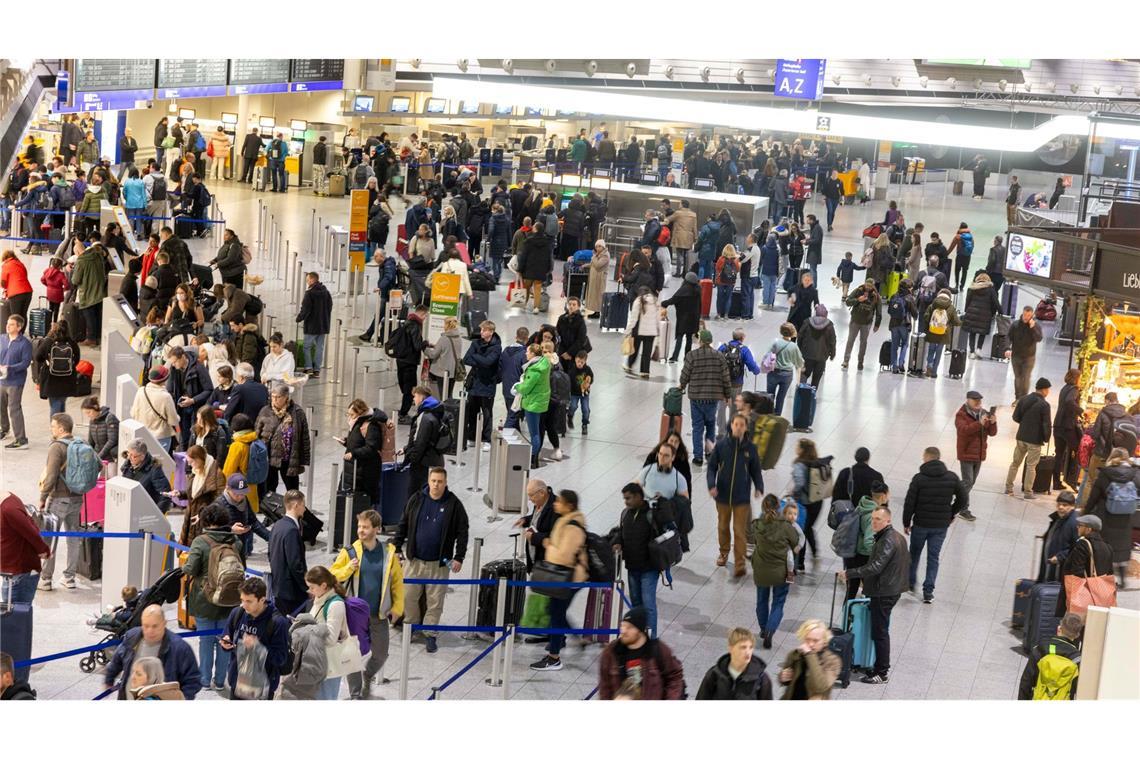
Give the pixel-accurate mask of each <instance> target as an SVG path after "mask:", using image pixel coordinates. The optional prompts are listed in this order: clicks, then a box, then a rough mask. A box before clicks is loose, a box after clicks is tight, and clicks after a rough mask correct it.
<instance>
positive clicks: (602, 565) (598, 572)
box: [573, 522, 617, 583]
mask: <svg viewBox="0 0 1140 760" xmlns="http://www.w3.org/2000/svg"><path fill="white" fill-rule="evenodd" d="M573 524H574V525H577V526H578V527H579V528H582V532H583V533H585V534H586V542H585V543H584V544H583V545H582V550H583V551H584V552H586V564H587V566H588V572H589V573H590V582H591V583H613V582H614V578H616V577H617V567H616V566H615V565H614V550H613V547H612V546H611V545H610V542H609V541H608V540H606V539H605V538H603V537H602V536H599V535H598V534H597V533H591V532H590V531H588V530H586V529H585V528H583V527H582V525H581V523H577V522H575V523H573Z"/></svg>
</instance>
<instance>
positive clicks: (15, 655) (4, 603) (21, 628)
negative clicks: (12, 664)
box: [0, 586, 32, 681]
mask: <svg viewBox="0 0 1140 760" xmlns="http://www.w3.org/2000/svg"><path fill="white" fill-rule="evenodd" d="M9 588H11V587H10V586H9ZM0 641H3V642H4V651H5V652H6V653H8V654H10V655H11V656H12V659H13V660H15V661H16V662H22V661H24V660H30V659H31V658H32V605H30V604H24V603H23V602H18V603H12V602H11V601H10V600H9V599H4V600H0ZM30 671H31V666H30V665H29V666H26V667H22V668H16V674H15V675H16V680H17V681H27V680H28V673H29V672H30Z"/></svg>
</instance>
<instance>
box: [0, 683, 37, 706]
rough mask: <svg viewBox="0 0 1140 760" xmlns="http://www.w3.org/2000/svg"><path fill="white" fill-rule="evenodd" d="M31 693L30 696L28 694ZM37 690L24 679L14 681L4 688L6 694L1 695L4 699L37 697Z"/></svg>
mask: <svg viewBox="0 0 1140 760" xmlns="http://www.w3.org/2000/svg"><path fill="white" fill-rule="evenodd" d="M29 694H30V695H31V696H30V697H29V696H28V695H29ZM35 698H36V690H35V689H33V688H32V687H31V686H29V685H28V684H27V683H24V682H23V681H21V682H19V683H14V684H12V685H11V686H9V687H8V688H7V689H5V690H4V696H3V697H0V699H3V700H4V701H6V702H7V701H10V700H18V699H35Z"/></svg>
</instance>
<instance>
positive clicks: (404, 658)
mask: <svg viewBox="0 0 1140 760" xmlns="http://www.w3.org/2000/svg"><path fill="white" fill-rule="evenodd" d="M329 540H330V541H331V540H332V539H329ZM400 647H401V649H402V650H403V651H401V653H400V699H407V698H408V661H409V660H410V659H411V654H412V652H411V649H412V624H411V623H408V622H405V623H404V626H403V635H402V636H401V637H400Z"/></svg>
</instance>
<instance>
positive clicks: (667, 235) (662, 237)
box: [657, 225, 673, 245]
mask: <svg viewBox="0 0 1140 760" xmlns="http://www.w3.org/2000/svg"><path fill="white" fill-rule="evenodd" d="M672 239H673V232H672V230H670V229H669V228H668V227H666V226H665V225H661V231H660V232H659V233H657V245H669V241H670V240H672Z"/></svg>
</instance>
